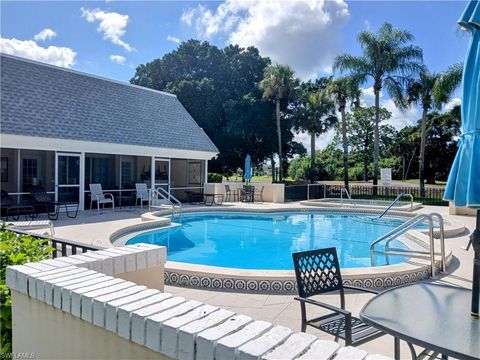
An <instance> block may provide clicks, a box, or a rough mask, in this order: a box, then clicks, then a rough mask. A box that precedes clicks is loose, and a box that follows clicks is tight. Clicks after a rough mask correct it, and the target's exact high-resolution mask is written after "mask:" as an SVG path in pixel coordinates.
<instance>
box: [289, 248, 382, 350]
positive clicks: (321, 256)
mask: <svg viewBox="0 0 480 360" xmlns="http://www.w3.org/2000/svg"><path fill="white" fill-rule="evenodd" d="M292 256H293V264H294V267H295V275H296V277H297V286H298V295H299V296H297V297H295V300H298V301H300V309H301V312H302V331H303V332H305V330H306V328H307V325H308V326H312V327H314V328H316V329H319V330H321V331H324V332H326V333H328V334H330V335H333V336H335V341H337V340H338V339H339V338H340V339H343V340H344V341H345V345H346V346H349V345H360V344H362V343H365V342H367V341H370V340H372V339H375V338H377V337H379V336H382V335H384V333H383V332H381V331H380V330H377V329H375V328H373V327H371V326H368V325H366V324H364V323H363V322H362V321H361V320H360V319H358V318H356V317H354V316H352V314H351V313H350V312H349V311H346V310H345V291H344V289H353V290H358V291H364V292H370V293H373V294H377V292H376V291H373V290H370V289H363V288H358V287H353V286H347V285H343V283H342V275H341V273H340V266H339V263H338V257H337V250H336V249H335V248H334V247H332V248H325V249H318V250H311V251H305V252H298V253H293V254H292ZM333 291H339V292H340V308H338V307H336V306H333V305H330V304H325V303H323V302H321V301H318V300H313V299H310V297H311V296H315V295H319V294H325V293H329V292H333ZM306 304H311V305H317V306H320V307H322V308H325V309H327V310H330V311H331V312H332V313H331V314H327V315H323V316H319V317H315V318H312V319H307V311H306Z"/></svg>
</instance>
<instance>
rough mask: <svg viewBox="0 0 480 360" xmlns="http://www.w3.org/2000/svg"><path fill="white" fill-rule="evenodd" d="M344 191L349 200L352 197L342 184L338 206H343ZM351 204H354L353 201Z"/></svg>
mask: <svg viewBox="0 0 480 360" xmlns="http://www.w3.org/2000/svg"><path fill="white" fill-rule="evenodd" d="M344 192H345V195H347V198H348V199H349V200H352V197H351V196H350V193H349V192H348V189H347V188H346V187H345V186H343V187H342V188H341V189H340V206H342V207H343V193H344ZM353 206H355V203H353Z"/></svg>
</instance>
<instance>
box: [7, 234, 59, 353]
mask: <svg viewBox="0 0 480 360" xmlns="http://www.w3.org/2000/svg"><path fill="white" fill-rule="evenodd" d="M52 251H53V248H52V247H50V246H49V245H48V241H47V240H41V239H40V240H39V239H35V238H33V237H32V236H30V235H18V234H16V233H14V232H13V231H8V230H5V227H2V229H1V241H0V321H1V323H2V326H1V337H0V341H1V343H0V351H1V353H2V354H6V353H11V352H12V308H11V303H12V300H11V298H10V290H9V289H8V288H7V285H6V284H5V275H6V268H7V266H10V265H22V264H25V263H27V262H34V261H40V260H43V259H46V258H49V257H50V253H51V252H52Z"/></svg>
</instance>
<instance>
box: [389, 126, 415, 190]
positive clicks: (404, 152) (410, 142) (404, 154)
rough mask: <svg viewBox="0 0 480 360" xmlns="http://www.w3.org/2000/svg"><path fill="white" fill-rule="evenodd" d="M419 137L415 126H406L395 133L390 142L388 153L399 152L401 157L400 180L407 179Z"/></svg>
mask: <svg viewBox="0 0 480 360" xmlns="http://www.w3.org/2000/svg"><path fill="white" fill-rule="evenodd" d="M419 137H420V133H419V131H418V127H417V126H406V127H404V128H403V129H401V130H400V131H399V132H398V133H397V136H396V137H395V141H394V142H393V144H392V147H391V151H390V153H391V154H390V155H393V154H399V155H400V157H401V161H400V163H401V165H400V166H401V170H400V169H399V170H398V174H399V176H398V178H400V179H401V180H402V181H406V180H407V179H408V174H409V173H410V168H411V167H412V162H413V160H414V159H415V155H416V154H417V151H418V148H419V146H420V144H419Z"/></svg>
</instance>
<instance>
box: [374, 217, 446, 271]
mask: <svg viewBox="0 0 480 360" xmlns="http://www.w3.org/2000/svg"><path fill="white" fill-rule="evenodd" d="M434 217H436V218H437V219H438V223H439V228H440V256H441V265H442V272H445V271H446V261H445V231H444V223H443V218H442V216H441V215H440V214H438V213H431V214H419V215H417V216H415V217H414V218H412V219H410V220H408V221H406V222H405V223H403V224H401V225H400V226H398V227H397V228H395V229H393V230H392V231H390V232H388V233H386V234H385V235H382V236H381V237H379V238H378V239H377V240H375V241H373V242H372V243H371V244H370V261H371V265H372V266H375V254H384V255H385V258H386V260H387V264H388V263H389V251H390V248H389V244H390V242H392V241H393V240H395V239H396V238H397V237H398V236H399V235H402V234H403V233H405V232H407V231H408V230H410V229H411V228H412V227H414V226H415V225H417V224H419V223H421V222H423V221H425V220H426V221H428V225H429V227H428V230H429V231H428V234H429V240H430V244H429V245H430V266H431V271H432V277H434V276H435V238H434V229H433V218H434ZM382 241H385V251H379V250H375V245H377V244H379V243H380V242H382ZM424 254H425V253H424V252H419V251H412V252H410V253H409V256H410V257H421V258H424V257H425V256H424Z"/></svg>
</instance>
